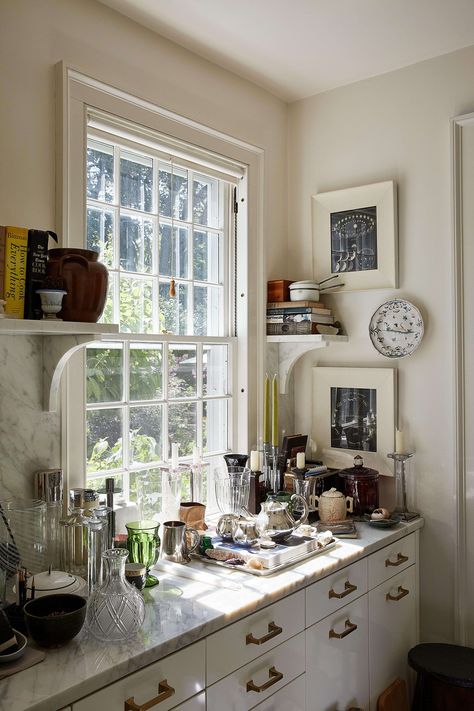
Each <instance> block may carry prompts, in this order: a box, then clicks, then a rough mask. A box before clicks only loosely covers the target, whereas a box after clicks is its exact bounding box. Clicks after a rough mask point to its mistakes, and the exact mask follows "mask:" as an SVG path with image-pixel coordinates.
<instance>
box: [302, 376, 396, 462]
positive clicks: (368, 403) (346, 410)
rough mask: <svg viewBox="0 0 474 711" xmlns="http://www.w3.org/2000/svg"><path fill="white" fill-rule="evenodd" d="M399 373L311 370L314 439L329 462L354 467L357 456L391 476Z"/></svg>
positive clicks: (321, 455) (323, 457)
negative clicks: (336, 444) (389, 454)
mask: <svg viewBox="0 0 474 711" xmlns="http://www.w3.org/2000/svg"><path fill="white" fill-rule="evenodd" d="M396 375H397V371H396V369H394V368H339V367H336V368H332V367H324V366H317V367H314V368H313V383H312V388H313V414H312V427H311V437H312V438H313V439H314V440H315V441H316V443H317V445H318V449H317V456H318V459H319V458H321V459H322V460H323V462H324V464H325V465H326V466H328V467H335V468H338V469H342V468H345V467H350V466H352V465H353V460H354V457H355V456H357V455H358V454H359V455H360V456H361V457H362V458H363V460H364V465H365V466H367V467H370V468H372V469H376V470H377V471H379V473H380V474H383V475H385V476H393V470H392V467H391V466H390V460H388V459H387V454H388V453H389V452H393V451H394V445H395V421H396V419H395V402H396V384H397V378H396ZM374 426H375V435H374V433H373V428H374ZM335 442H340V443H341V446H334V445H335Z"/></svg>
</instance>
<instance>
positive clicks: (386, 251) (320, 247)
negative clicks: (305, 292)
mask: <svg viewBox="0 0 474 711" xmlns="http://www.w3.org/2000/svg"><path fill="white" fill-rule="evenodd" d="M311 201H312V220H313V261H314V264H313V267H314V278H315V280H316V281H318V282H319V281H322V280H323V279H325V278H326V277H328V276H331V275H333V274H339V275H340V276H341V281H342V282H343V283H344V286H341V287H338V288H337V289H331V291H332V292H333V293H334V292H337V291H356V290H364V289H383V288H396V287H397V286H398V251H397V189H396V184H395V182H394V181H393V180H388V181H385V182H383V183H374V184H372V185H361V186H359V187H356V188H348V189H346V190H333V191H332V192H327V193H318V194H317V195H313V196H312V198H311Z"/></svg>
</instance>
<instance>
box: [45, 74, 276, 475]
mask: <svg viewBox="0 0 474 711" xmlns="http://www.w3.org/2000/svg"><path fill="white" fill-rule="evenodd" d="M90 107H95V108H96V109H98V110H100V111H103V112H106V113H108V114H110V115H112V116H119V117H123V118H124V120H125V121H131V122H133V123H135V124H138V125H141V126H143V127H144V131H147V130H149V131H152V132H159V133H161V134H163V135H165V136H173V138H174V139H175V140H176V144H177V147H178V150H179V145H180V142H184V143H185V144H186V145H187V146H188V145H191V146H194V147H196V154H197V155H199V154H201V155H208V156H209V154H210V153H211V154H214V155H215V156H216V161H215V162H214V161H212V162H213V163H215V164H216V169H217V170H219V164H218V161H219V158H220V157H222V156H225V157H226V158H225V159H222V163H221V165H222V166H223V169H224V171H225V170H227V169H228V167H229V166H230V165H232V164H237V165H239V166H242V167H244V171H243V175H242V177H241V178H240V185H239V191H238V194H239V197H238V207H239V211H238V216H237V225H238V234H239V249H238V256H237V264H236V270H235V282H236V283H235V284H234V289H235V294H236V324H237V338H236V339H235V341H236V344H235V349H234V353H233V355H232V357H233V360H234V363H235V364H236V365H237V367H235V368H234V369H233V373H232V372H231V376H232V377H233V387H232V392H233V394H234V407H233V411H234V412H233V421H232V423H231V441H230V449H231V450H233V451H241V452H248V451H249V449H250V447H252V446H255V443H256V442H257V441H258V438H259V436H260V435H261V432H259V430H258V427H257V423H258V422H261V420H262V418H261V416H260V415H261V412H262V406H263V402H262V400H263V398H262V396H261V394H262V393H263V387H262V384H263V373H264V360H265V336H264V333H265V331H264V327H265V324H264V298H265V297H264V295H265V280H264V277H263V274H264V265H263V166H264V154H263V150H262V149H260V148H258V147H256V146H253V145H251V144H249V143H246V142H244V141H241V140H239V139H236V138H234V137H232V136H229V135H227V134H225V133H222V132H220V131H216V130H215V129H212V128H210V127H208V126H206V125H204V124H200V123H198V122H196V121H193V120H191V119H188V118H186V117H183V116H180V115H178V114H175V113H173V112H171V111H169V110H167V109H164V108H162V107H159V106H157V105H156V104H153V103H151V102H149V101H145V100H143V99H140V98H138V97H135V96H133V95H132V94H129V93H126V92H125V91H123V90H121V89H116V88H114V87H111V86H109V85H107V84H104V83H103V82H100V81H98V80H96V79H92V78H91V77H88V76H87V75H85V74H83V73H81V72H79V71H77V70H76V69H74V68H72V67H69V66H67V65H66V64H64V63H62V62H61V63H60V64H59V65H58V131H57V136H58V150H57V178H58V179H57V181H56V184H57V216H56V228H57V231H58V232H59V234H60V235H62V245H63V246H69V247H83V245H84V234H85V225H86V221H85V220H86V207H85V203H86V200H85V172H86V171H85V162H86V146H87V112H88V109H90ZM226 159H227V161H226ZM160 338H163V337H160V336H154V339H156V340H157V341H159V340H160ZM189 338H190V337H189V336H188V337H187V340H188V342H189ZM181 339H182V340H183V341H186V337H176V336H173V341H179V340H181ZM193 340H197V337H193ZM204 340H206V341H209V339H206V338H204ZM74 359H75V363H74ZM81 359H82V361H81ZM83 361H84V351H83V350H82V352H81V351H80V352H79V353H78V354H76V355H75V356H73V359H71V362H70V364H69V366H68V368H67V373H66V387H63V388H62V395H61V403H62V417H61V429H62V437H61V461H62V466H63V468H64V470H65V471H66V473H67V486H81V485H83V483H84V471H85V469H84V463H85V437H84V436H82V435H83V434H84V430H83V422H84V411H85V378H78V377H77V375H78V374H77V366H78V365H79V367H82V364H83ZM78 428H79V429H78Z"/></svg>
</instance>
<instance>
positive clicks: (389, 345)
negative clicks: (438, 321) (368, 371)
mask: <svg viewBox="0 0 474 711" xmlns="http://www.w3.org/2000/svg"><path fill="white" fill-rule="evenodd" d="M423 334H424V325H423V318H422V316H421V314H420V312H419V311H418V309H417V308H416V306H414V305H413V304H411V303H410V302H409V301H405V300H404V299H392V300H391V301H386V302H385V303H384V304H382V305H381V306H379V308H378V309H377V311H376V312H375V313H374V315H373V316H372V318H371V319H370V325H369V335H370V340H371V341H372V345H373V346H374V348H375V349H376V350H377V351H378V352H379V353H381V354H382V355H383V356H385V357H386V358H405V357H406V356H409V355H411V354H412V353H413V352H414V351H415V350H416V349H417V348H418V346H419V345H420V343H421V340H422V338H423Z"/></svg>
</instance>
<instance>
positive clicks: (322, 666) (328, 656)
mask: <svg viewBox="0 0 474 711" xmlns="http://www.w3.org/2000/svg"><path fill="white" fill-rule="evenodd" d="M368 651H369V650H368V595H363V596H362V597H360V598H359V599H358V600H355V601H354V602H352V603H350V604H349V605H346V606H345V607H343V608H341V609H340V610H338V611H337V612H335V613H333V614H332V615H329V617H326V618H325V619H324V620H321V622H318V623H317V624H315V625H313V626H312V627H310V628H309V629H307V630H306V675H305V676H306V708H307V710H308V711H335V710H336V709H347V708H350V707H351V706H361V707H362V708H365V709H368V707H369V669H368Z"/></svg>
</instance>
